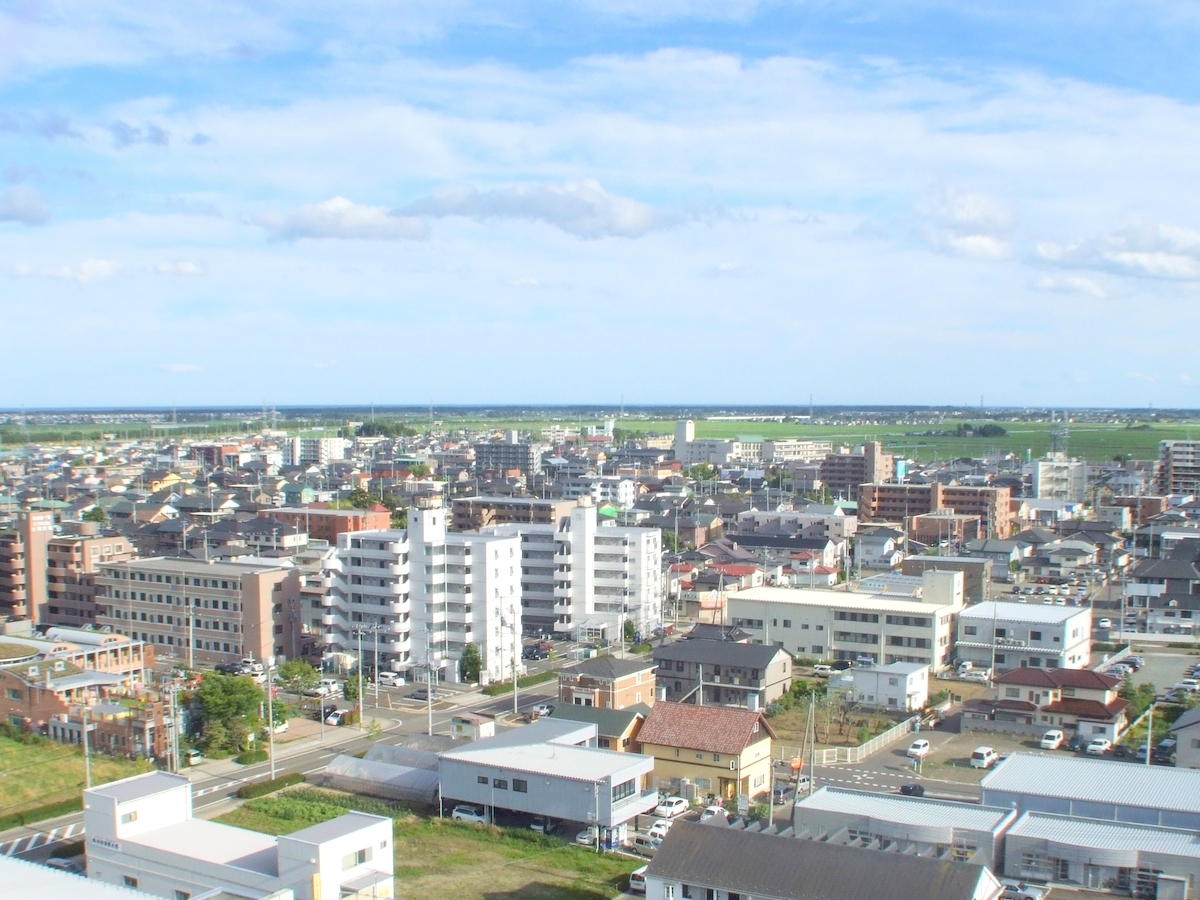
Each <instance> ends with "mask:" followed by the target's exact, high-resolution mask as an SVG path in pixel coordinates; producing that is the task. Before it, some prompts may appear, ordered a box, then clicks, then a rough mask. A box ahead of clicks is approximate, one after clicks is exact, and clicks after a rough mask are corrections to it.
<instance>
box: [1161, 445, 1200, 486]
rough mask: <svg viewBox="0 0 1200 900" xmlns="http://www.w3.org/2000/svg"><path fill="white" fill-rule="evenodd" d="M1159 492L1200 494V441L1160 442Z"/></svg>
mask: <svg viewBox="0 0 1200 900" xmlns="http://www.w3.org/2000/svg"><path fill="white" fill-rule="evenodd" d="M1158 492H1159V493H1160V494H1200V441H1160V442H1159V444H1158Z"/></svg>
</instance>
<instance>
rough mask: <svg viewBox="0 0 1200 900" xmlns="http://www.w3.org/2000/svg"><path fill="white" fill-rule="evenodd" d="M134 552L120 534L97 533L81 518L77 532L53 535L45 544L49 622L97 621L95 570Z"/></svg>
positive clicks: (46, 620)
mask: <svg viewBox="0 0 1200 900" xmlns="http://www.w3.org/2000/svg"><path fill="white" fill-rule="evenodd" d="M136 555H137V551H136V550H134V547H133V545H132V544H131V543H130V542H129V541H128V540H127V539H126V538H124V537H122V536H121V535H103V534H100V532H99V529H98V528H97V526H96V524H95V523H94V522H84V523H83V524H81V525H80V526H79V533H78V534H62V535H55V536H54V537H52V538H51V539H50V540H49V542H47V544H46V589H47V594H46V613H45V615H44V616H43V617H42V620H41V621H42V622H43V623H46V624H51V625H74V626H80V625H90V624H92V623H93V622H95V621H96V572H97V571H98V570H99V568H100V566H101V565H104V564H106V563H116V562H124V561H125V560H129V559H133V558H134V556H136Z"/></svg>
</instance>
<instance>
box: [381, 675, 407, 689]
mask: <svg viewBox="0 0 1200 900" xmlns="http://www.w3.org/2000/svg"><path fill="white" fill-rule="evenodd" d="M379 683H380V684H382V685H384V686H386V687H397V686H398V685H401V684H404V676H403V675H401V674H400V673H399V672H380V673H379Z"/></svg>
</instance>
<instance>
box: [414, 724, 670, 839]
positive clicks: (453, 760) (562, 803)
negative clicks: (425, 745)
mask: <svg viewBox="0 0 1200 900" xmlns="http://www.w3.org/2000/svg"><path fill="white" fill-rule="evenodd" d="M596 741H597V729H596V726H595V725H594V724H591V723H587V722H574V721H570V720H566V719H539V720H538V721H536V722H534V723H532V724H530V725H525V726H523V727H521V728H513V729H510V730H508V731H504V732H501V733H500V734H497V735H496V736H495V737H490V738H483V739H482V740H478V741H472V742H471V743H469V744H467V745H466V746H464V747H462V748H461V749H454V750H448V751H446V752H444V753H441V754H440V755H439V757H438V771H439V773H440V775H441V788H442V798H443V801H444V803H445V805H446V808H447V809H449V808H450V807H452V806H453V805H454V803H456V802H457V803H469V804H473V805H475V806H482V807H486V808H489V809H502V810H510V811H513V812H521V813H530V814H533V815H542V816H549V817H551V818H553V819H562V820H567V821H571V822H596V823H599V825H600V826H601V827H602V828H604V829H607V830H609V831H610V832H613V833H615V836H616V837H620V836H623V829H622V826H624V825H625V823H626V822H628V821H629V820H630V819H633V818H634V817H635V816H637V815H638V814H639V813H645V812H648V811H649V810H652V809H654V807H655V806H657V805H658V792H657V791H655V790H652V789H650V788H649V784H650V777H651V774H652V773H653V771H654V757H652V756H643V755H642V754H640V753H620V752H617V751H616V750H601V749H598V748H597V747H596Z"/></svg>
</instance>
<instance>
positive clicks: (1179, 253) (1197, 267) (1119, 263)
mask: <svg viewBox="0 0 1200 900" xmlns="http://www.w3.org/2000/svg"><path fill="white" fill-rule="evenodd" d="M1037 251H1038V256H1039V257H1041V258H1042V259H1043V260H1044V261H1046V262H1048V263H1051V264H1053V265H1057V266H1062V267H1064V268H1074V269H1094V270H1098V271H1105V272H1112V273H1114V274H1117V275H1126V276H1130V277H1134V278H1162V279H1168V280H1177V281H1194V280H1197V279H1200V231H1195V230H1193V229H1191V228H1184V227H1180V226H1176V225H1162V224H1159V225H1149V224H1144V223H1141V224H1135V225H1132V226H1130V227H1128V228H1125V229H1122V230H1121V231H1117V232H1114V233H1112V234H1108V235H1104V236H1102V237H1098V238H1089V239H1086V240H1081V241H1076V242H1074V243H1071V244H1059V243H1054V242H1051V241H1045V242H1043V243H1040V244H1038V248H1037Z"/></svg>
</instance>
